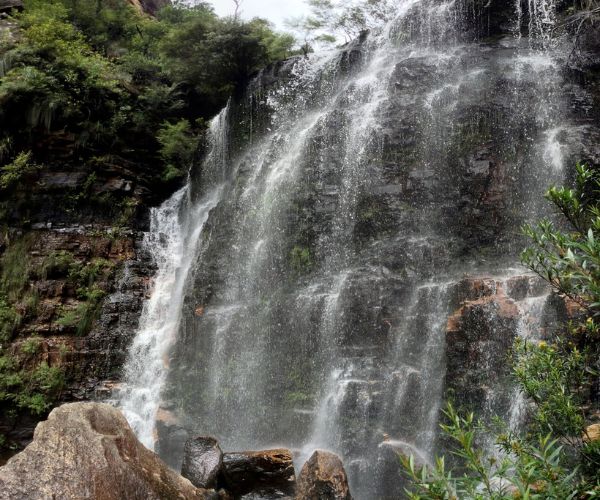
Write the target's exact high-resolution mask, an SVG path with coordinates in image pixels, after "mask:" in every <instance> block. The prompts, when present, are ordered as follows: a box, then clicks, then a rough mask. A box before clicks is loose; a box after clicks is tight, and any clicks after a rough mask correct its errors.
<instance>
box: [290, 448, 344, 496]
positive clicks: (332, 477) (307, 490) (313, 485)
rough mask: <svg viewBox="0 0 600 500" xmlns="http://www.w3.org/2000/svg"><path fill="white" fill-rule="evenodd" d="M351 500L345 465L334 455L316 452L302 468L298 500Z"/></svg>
mask: <svg viewBox="0 0 600 500" xmlns="http://www.w3.org/2000/svg"><path fill="white" fill-rule="evenodd" d="M316 498H318V499H320V500H329V499H330V500H350V499H351V498H352V496H351V495H350V488H349V487H348V478H347V477H346V471H345V470H344V464H342V461H341V460H340V458H339V457H338V456H337V455H335V454H334V453H330V452H328V451H321V450H317V451H315V452H314V453H313V454H312V456H311V457H310V459H309V460H308V461H307V462H306V463H305V464H304V467H302V471H301V472H300V476H299V478H298V487H297V490H296V500H313V499H316Z"/></svg>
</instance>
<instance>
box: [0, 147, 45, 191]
mask: <svg viewBox="0 0 600 500" xmlns="http://www.w3.org/2000/svg"><path fill="white" fill-rule="evenodd" d="M37 168H38V167H37V166H36V165H35V164H34V163H31V151H28V152H21V153H19V154H18V155H17V157H16V158H15V159H14V160H13V161H12V162H10V163H8V164H7V165H4V166H3V167H2V168H0V172H1V173H0V189H9V188H11V187H13V186H14V185H15V184H17V183H18V182H19V181H20V180H21V179H22V178H23V177H24V176H25V175H27V174H29V173H31V172H34V171H35V170H36V169H37Z"/></svg>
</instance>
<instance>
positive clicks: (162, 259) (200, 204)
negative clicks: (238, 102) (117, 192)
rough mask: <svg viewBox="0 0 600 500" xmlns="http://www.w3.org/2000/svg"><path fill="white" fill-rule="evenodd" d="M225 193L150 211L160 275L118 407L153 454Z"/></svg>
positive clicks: (219, 155) (177, 199) (175, 200)
mask: <svg viewBox="0 0 600 500" xmlns="http://www.w3.org/2000/svg"><path fill="white" fill-rule="evenodd" d="M226 114H227V109H225V110H224V111H223V112H222V113H221V114H220V115H219V116H217V117H216V118H215V119H214V120H213V121H212V123H211V125H210V129H209V140H210V142H211V150H210V152H209V153H208V158H207V160H206V162H207V163H209V162H212V163H216V164H217V165H222V163H223V151H224V141H225V140H226V138H225V137H224V132H223V129H224V127H225V126H226V118H225V116H226ZM222 191H223V186H222V184H217V185H216V186H214V187H212V189H210V190H209V191H208V193H207V194H206V195H204V196H202V197H201V198H200V199H199V200H197V201H194V200H193V196H192V187H191V184H190V183H188V184H187V185H186V186H185V187H184V188H182V189H180V190H179V191H177V192H176V193H175V194H173V196H171V198H169V199H168V200H167V201H165V202H164V203H163V204H162V205H161V206H160V207H158V208H155V209H153V210H152V212H151V215H150V217H151V221H150V231H149V232H148V233H146V235H145V237H144V240H143V246H144V250H145V251H147V252H148V253H149V254H150V255H151V256H152V258H153V261H154V263H155V264H156V266H157V271H156V275H155V277H154V286H153V287H152V290H151V291H150V298H149V299H148V300H147V301H146V302H145V303H144V309H143V311H142V314H141V320H140V325H139V327H138V332H137V334H136V336H135V338H134V340H133V343H132V345H131V347H130V350H129V356H128V359H127V363H126V365H125V374H124V386H123V388H122V389H121V393H120V394H119V395H118V398H119V399H118V401H119V402H118V404H119V406H120V407H121V409H122V410H123V413H124V414H125V416H126V417H127V420H128V421H129V423H130V424H131V426H132V428H133V430H134V431H135V433H136V435H137V436H138V438H139V439H140V441H141V442H142V443H143V444H144V445H145V446H146V447H148V448H150V449H154V444H155V439H156V435H155V429H154V427H155V420H156V414H157V411H158V408H159V403H160V397H161V392H162V389H163V384H164V382H165V379H166V375H167V372H168V369H169V351H170V348H171V347H172V345H173V343H174V342H175V340H176V338H177V331H178V329H179V325H180V322H181V314H182V302H183V296H184V288H185V284H186V282H187V280H188V275H189V272H190V267H191V265H192V262H193V260H194V258H195V257H196V254H197V253H198V251H199V248H200V246H201V241H202V239H201V234H202V230H203V229H204V225H205V224H206V221H207V220H208V216H209V214H210V211H211V210H212V209H213V208H214V207H215V206H216V205H217V203H218V202H219V199H220V196H221V193H222Z"/></svg>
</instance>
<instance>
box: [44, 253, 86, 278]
mask: <svg viewBox="0 0 600 500" xmlns="http://www.w3.org/2000/svg"><path fill="white" fill-rule="evenodd" d="M80 267H81V264H79V262H78V261H77V260H76V259H75V256H74V255H73V254H72V253H71V252H67V251H66V250H59V251H57V252H52V253H50V254H49V255H47V256H46V257H45V258H44V260H43V262H42V264H41V268H40V274H41V277H42V278H43V279H48V278H55V277H62V276H67V275H70V274H71V273H74V272H76V269H79V268H80Z"/></svg>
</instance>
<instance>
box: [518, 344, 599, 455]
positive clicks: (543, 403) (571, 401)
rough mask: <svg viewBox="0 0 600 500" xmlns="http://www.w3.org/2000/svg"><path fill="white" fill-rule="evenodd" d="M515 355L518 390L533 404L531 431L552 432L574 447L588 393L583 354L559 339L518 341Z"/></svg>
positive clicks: (577, 439) (580, 432) (579, 437)
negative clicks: (554, 340) (551, 340)
mask: <svg viewBox="0 0 600 500" xmlns="http://www.w3.org/2000/svg"><path fill="white" fill-rule="evenodd" d="M514 358H515V359H514V363H513V370H514V374H515V376H516V378H517V381H518V382H519V385H520V387H521V390H522V391H523V392H524V393H525V395H526V396H527V397H529V398H530V399H531V400H532V401H533V402H534V403H535V405H536V412H535V413H534V415H533V419H532V420H533V422H532V424H533V426H532V428H531V431H532V432H534V433H536V434H538V435H545V434H547V433H551V434H552V435H553V436H556V437H560V438H562V439H563V440H565V441H566V442H570V443H571V444H572V445H574V446H577V445H578V444H579V443H580V439H581V435H582V433H583V429H584V422H585V417H584V412H583V405H584V401H585V399H586V396H588V395H587V394H586V393H585V391H584V389H583V388H584V387H585V386H586V382H587V379H588V378H589V377H588V372H587V371H586V357H585V355H584V354H583V353H581V352H580V351H579V350H578V349H577V347H576V346H574V345H573V344H572V343H571V344H570V345H569V343H567V342H564V341H562V340H561V339H557V341H556V343H555V344H548V343H546V342H544V341H542V342H540V343H539V344H537V345H536V344H533V343H531V342H526V341H523V340H517V341H516V343H515V346H514Z"/></svg>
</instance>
